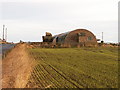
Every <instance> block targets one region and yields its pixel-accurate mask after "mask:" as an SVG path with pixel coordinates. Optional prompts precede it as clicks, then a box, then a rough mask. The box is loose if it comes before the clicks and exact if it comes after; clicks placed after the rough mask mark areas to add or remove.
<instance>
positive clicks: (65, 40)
mask: <svg viewBox="0 0 120 90" xmlns="http://www.w3.org/2000/svg"><path fill="white" fill-rule="evenodd" d="M46 37H47V38H46ZM50 37H51V38H50ZM50 37H49V36H43V42H44V41H46V42H47V39H49V40H48V42H49V41H50V42H52V43H53V45H57V44H59V45H61V46H96V45H97V39H96V36H95V35H94V34H93V33H92V32H90V31H89V30H86V29H77V30H73V31H70V32H66V33H62V34H58V35H55V36H52V35H50ZM45 38H46V40H45Z"/></svg>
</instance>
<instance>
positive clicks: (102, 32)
mask: <svg viewBox="0 0 120 90" xmlns="http://www.w3.org/2000/svg"><path fill="white" fill-rule="evenodd" d="M102 41H103V32H102Z"/></svg>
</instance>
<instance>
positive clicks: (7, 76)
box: [2, 44, 34, 88]
mask: <svg viewBox="0 0 120 90" xmlns="http://www.w3.org/2000/svg"><path fill="white" fill-rule="evenodd" d="M26 47H27V45H26V44H19V45H17V46H16V47H15V48H14V49H13V50H12V51H11V52H10V53H9V54H8V55H7V57H6V58H5V59H4V60H3V61H2V70H3V71H2V88H24V87H25V86H26V84H27V82H28V78H29V76H30V73H31V70H32V67H33V66H34V62H33V61H32V60H31V58H30V57H29V56H28V54H27V51H26Z"/></svg>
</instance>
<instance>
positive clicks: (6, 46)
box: [0, 44, 15, 57]
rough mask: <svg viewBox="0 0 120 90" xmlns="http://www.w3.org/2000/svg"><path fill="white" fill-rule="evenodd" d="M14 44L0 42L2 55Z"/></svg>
mask: <svg viewBox="0 0 120 90" xmlns="http://www.w3.org/2000/svg"><path fill="white" fill-rule="evenodd" d="M14 46H15V44H0V57H1V56H4V55H5V54H6V53H7V52H8V51H9V50H11V49H12V48H13V47H14Z"/></svg>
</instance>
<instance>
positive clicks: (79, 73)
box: [26, 47, 118, 88]
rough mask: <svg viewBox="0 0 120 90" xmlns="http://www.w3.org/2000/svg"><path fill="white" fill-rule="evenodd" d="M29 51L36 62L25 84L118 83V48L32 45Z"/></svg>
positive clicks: (84, 85) (109, 85)
mask: <svg viewBox="0 0 120 90" xmlns="http://www.w3.org/2000/svg"><path fill="white" fill-rule="evenodd" d="M29 53H30V55H32V56H33V58H34V59H35V60H36V62H37V65H36V67H35V68H34V70H33V72H32V74H31V77H30V78H29V82H28V84H27V86H26V87H32V88H117V87H118V48H103V47H101V48H56V49H52V48H34V49H29Z"/></svg>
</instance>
